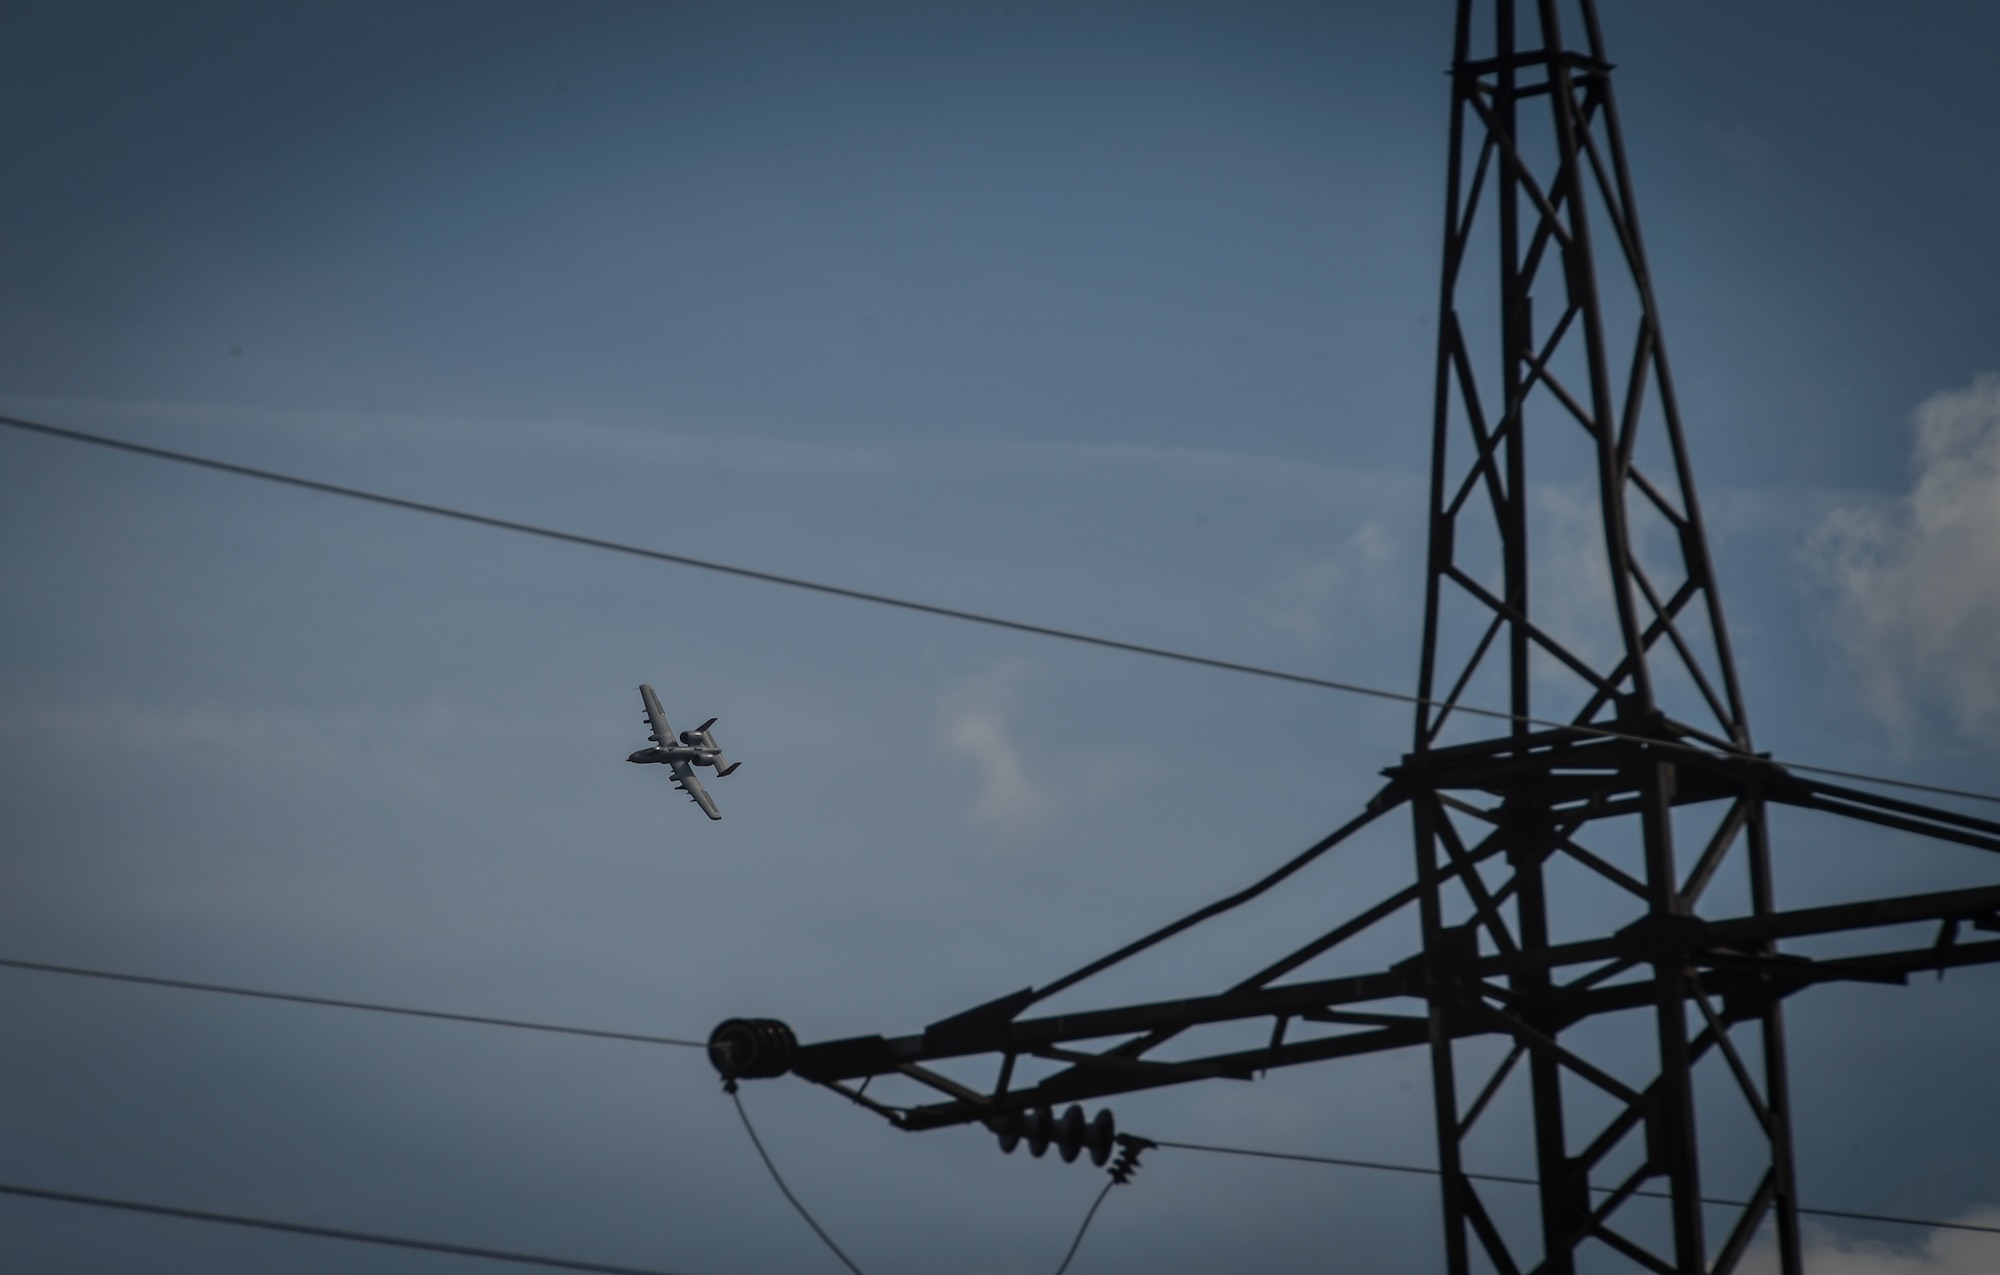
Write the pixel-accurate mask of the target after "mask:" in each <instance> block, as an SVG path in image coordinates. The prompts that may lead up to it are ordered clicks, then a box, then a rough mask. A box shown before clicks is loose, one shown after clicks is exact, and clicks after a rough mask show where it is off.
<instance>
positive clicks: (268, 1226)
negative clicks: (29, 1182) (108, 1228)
mask: <svg viewBox="0 0 2000 1275" xmlns="http://www.w3.org/2000/svg"><path fill="white" fill-rule="evenodd" d="M0 1193H4V1194H7V1195H18V1196H23V1197H26V1198H28V1199H32V1200H56V1201H59V1202H61V1203H63V1204H82V1205H87V1206H89V1207H91V1208H97V1209H122V1210H124V1211H126V1212H128V1213H151V1214H154V1215H155V1216H158V1217H173V1218H181V1219H184V1220H186V1221H190V1222H212V1223H215V1224H217V1225H221V1226H242V1227H249V1228H252V1229H254V1230H260V1231H283V1232H286V1233H288V1234H292V1235H311V1236H315V1237H317V1238H319V1239H327V1240H347V1241H349V1242H351V1243H355V1244H379V1245H383V1246H386V1247H389V1248H413V1249H417V1250H420V1251H422V1252H426V1253H450V1254H452V1255H454V1256H457V1257H483V1258H485V1259H487V1260H488V1261H493V1262H513V1263H515V1264H517V1265H521V1266H542V1267H548V1268H551V1269H554V1270H559V1271H595V1272H599V1273H600V1275H675V1273H674V1272H672V1271H663V1270H661V1269H660V1268H658V1267H657V1266H618V1265H615V1264H613V1263H610V1262H586V1261H583V1260H581V1259H578V1258H570V1257H549V1256H547V1255H545V1254H541V1253H519V1252H515V1251H514V1250H512V1249H504V1248H481V1247H478V1246H476V1245H472V1244H448V1243H445V1242H443V1241H441V1240H419V1239H412V1238H411V1237H409V1236H407V1235H380V1234H377V1233H376V1232H373V1231H352V1230H348V1229H347V1228H345V1227H339V1226H314V1225H312V1224H311V1223H307V1222H286V1221H282V1220H280V1219H278V1218H269V1217H246V1216H244V1215H242V1214H240V1213H212V1212H209V1211H208V1210H207V1209H183V1208H176V1207H174V1206H173V1205H168V1204H147V1203H144V1202H142V1201H139V1200H119V1199H113V1198H111V1197H110V1196H105V1195H83V1194H81V1193H79V1192H76V1191H51V1190H48V1189H46V1188H44V1187H33V1186H22V1185H20V1184H19V1183H14V1182H0Z"/></svg>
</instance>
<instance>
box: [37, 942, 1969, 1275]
mask: <svg viewBox="0 0 2000 1275" xmlns="http://www.w3.org/2000/svg"><path fill="white" fill-rule="evenodd" d="M0 967H6V968H9V969H19V970H31V971H34V972H36V973H42V974H68V975H73V976H76V977H80V978H96V979H105V980H108V981H111V982H118V983H137V984H140V985H142V986H147V987H171V988H178V989H180V990H184V991H194V992H216V993H220V994H222V995H225V996H249V997H255V998H256V999H259V1000H275V1001H293V1002H296V1003H298V1004H302V1005H323V1006H328V1007H331V1008H334V1009H356V1010H365V1011H367V1012H369V1013H377V1014H400V1015H404V1016H406V1017H411V1018H437V1019H443V1020H445V1021H447V1022H460V1023H478V1024H480V1025H482V1026H487V1027H511V1028H515V1029H517V1030H520V1031H538V1032H553V1033H556V1034H559V1035H564V1036H594V1037H598V1038H600V1039H606V1040H629V1041H637V1042H639V1043H641V1044H648V1045H677V1046H682V1047H685V1048H690V1049H702V1048H706V1046H705V1045H704V1044H703V1043H702V1042H701V1041H697V1040H682V1039H679V1038H676V1037H672V1036H647V1035H642V1034H640V1033H637V1032H617V1031H602V1030H599V1029H596V1028H590V1027H565V1026H560V1025H557V1024H553V1023H536V1022H528V1021H526V1020H523V1019H515V1018H491V1017H487V1016H485V1015H480V1014H454V1013H450V1012H447V1011H444V1010H430V1009H413V1008H410V1007H408V1006H402V1005H376V1004H372V1003H370V1002H367V1001H350V1000H336V999H333V998H330V997H325V996H301V995H297V994H294V993H291V992H272V991H266V990H263V989H261V988H248V987H232V986H229V985H227V984H222V983H196V982H190V981H188V980H186V979H176V978H155V977H152V976H150V975H146V974H122V973H116V972H113V971H111V970H94V969H83V968H81V967H78V966H74V965H51V964H48V963H46V962H43V961H18V960H13V959H10V958H6V957H0ZM730 1096H731V1098H733V1099H734V1100H735V1102H736V1114H737V1115H738V1116H739V1117H741V1118H742V1121H743V1128H744V1130H745V1131H746V1132H748V1133H749V1135H750V1142H751V1145H753V1146H755V1147H756V1148H757V1154H758V1156H759V1157H761V1158H762V1159H763V1161H764V1167H765V1168H766V1169H769V1170H770V1172H771V1177H772V1180H774V1181H775V1182H777V1184H778V1189H779V1190H780V1191H783V1192H784V1193H785V1198H786V1199H787V1200H790V1201H791V1203H792V1207H793V1208H795V1209H797V1210H798V1211H799V1216H801V1217H803V1218H805V1220H806V1223H807V1225H809V1226H811V1227H812V1228H813V1231H814V1233H815V1234H817V1235H818V1236H819V1237H820V1239H822V1240H824V1241H825V1242H826V1245H827V1247H828V1248H830V1249H832V1250H833V1251H834V1253H835V1254H836V1255H838V1256H839V1257H840V1260H841V1261H843V1262H847V1265H848V1268H849V1269H850V1270H853V1271H855V1272H856V1275H861V1272H860V1268H859V1267H856V1266H855V1265H854V1263H853V1262H852V1261H849V1259H848V1257H847V1255H846V1254H845V1253H842V1252H841V1251H840V1249H839V1248H838V1247H837V1246H836V1245H835V1244H834V1243H833V1241H832V1240H831V1239H830V1238H828V1236H827V1234H826V1232H825V1231H822V1230H820V1227H819V1223H818V1222H815V1221H814V1220H813V1218H812V1215H811V1214H809V1213H807V1212H806V1210H805V1207H804V1206H803V1205H801V1204H800V1203H799V1201H798V1198H797V1197H796V1196H794V1195H793V1194H792V1192H791V1188H790V1187H788V1186H786V1185H785V1180H784V1178H783V1177H782V1176H780V1175H779V1173H778V1168H777V1166H776V1165H775V1164H773V1163H772V1162H771V1157H770V1156H769V1154H767V1153H766V1152H765V1150H764V1144H763V1142H762V1141H761V1140H760V1139H759V1138H758V1137H757V1131H756V1129H755V1128H753V1127H752V1126H751V1124H750V1115H749V1113H748V1112H747V1111H745V1110H744V1109H743V1101H742V1099H741V1098H738V1097H736V1095H734V1094H731V1095H730ZM1155 1141H1156V1142H1157V1143H1158V1145H1159V1146H1162V1147H1173V1148H1175V1149H1177V1150H1181V1151H1206V1152H1210V1153H1213V1154H1217V1155H1238V1156H1250V1157H1254V1158H1257V1159H1264V1160H1293V1161H1297V1162H1300V1163H1303V1164H1331V1165H1339V1166H1341V1167H1343V1168H1350V1169H1373V1170H1376V1171H1379V1172H1385V1173H1415V1174H1419V1175H1422V1176H1425V1177H1436V1176H1438V1173H1439V1171H1438V1170H1437V1169H1429V1168H1425V1167H1423V1166H1422V1165H1414V1164H1390V1163H1387V1162H1384V1161H1379V1160H1353V1159H1345V1158H1342V1157H1340V1156H1326V1155H1305V1154H1303V1153H1299V1152H1289V1151H1258V1150H1253V1149H1251V1148H1247V1147H1224V1146H1216V1145H1213V1144H1210V1143H1202V1142H1171V1141H1167V1140H1164V1139H1156V1140H1155ZM1465 1176H1466V1177H1468V1178H1473V1179H1477V1180H1479V1181H1483V1182H1504V1183H1508V1184H1511V1185H1515V1186H1536V1185H1538V1183H1537V1181H1536V1180H1535V1179H1534V1178H1524V1177H1514V1176H1510V1175H1507V1174H1504V1173H1468V1174H1466V1175H1465ZM1111 1185H1116V1184H1115V1183H1113V1184H1111ZM1108 1189H1109V1188H1108V1187H1107V1190H1108ZM1592 1189H1593V1190H1602V1189H1603V1188H1592ZM0 1192H7V1193H12V1194H15V1195H33V1196H40V1197H44V1198H47V1199H52V1200H66V1201H69V1202H71V1203H78V1204H99V1205H102V1206H103V1207H105V1208H126V1209H133V1210H137V1211H139V1212H152V1213H162V1214H166V1215H170V1216H177V1217H191V1218H196V1219H198V1220H206V1221H218V1222H225V1223H231V1224H235V1225H242V1226H264V1227H266V1228H268V1229H272V1230H294V1231H299V1232H301V1233H303V1234H309V1235H318V1234H326V1235H331V1236H333V1237H334V1238H336V1239H359V1240H366V1241H370V1242H381V1243H386V1244H405V1243H407V1245H408V1246H410V1247H430V1248H436V1249H438V1250H439V1251H441V1252H459V1251H465V1252H471V1251H472V1250H461V1249H457V1248H452V1247H449V1246H440V1245H436V1244H431V1243H430V1242H429V1241H419V1240H411V1241H403V1240H398V1239H395V1238H394V1237H388V1238H383V1237H373V1236H368V1235H364V1234H362V1233H360V1232H352V1233H350V1232H344V1231H331V1230H328V1229H327V1228H324V1227H321V1228H312V1227H306V1226H304V1225H302V1224H294V1223H288V1222H269V1221H259V1220H257V1219H243V1218H238V1217H235V1216H234V1215H230V1214H205V1213H200V1212H196V1211H191V1210H185V1209H172V1208H169V1207H167V1206H165V1205H150V1204H138V1203H133V1202H131V1201H118V1200H108V1199H101V1198H99V1197H96V1196H81V1195H72V1194H66V1193H64V1192H60V1191H46V1190H41V1189H38V1188H33V1187H23V1186H10V1185H7V1184H4V1183H0ZM1635 1194H1638V1195H1650V1196H1654V1197H1658V1198H1666V1197H1665V1193H1664V1192H1659V1191H1644V1190H1642V1191H1638V1192H1635ZM1103 1201H1104V1197H1103V1195H1101V1194H1100V1195H1099V1196H1098V1204H1102V1203H1103ZM1702 1203H1704V1204H1719V1205H1729V1206H1732V1207H1737V1208H1741V1207H1744V1206H1745V1204H1746V1203H1747V1202H1746V1201H1743V1200H1723V1199H1711V1198H1708V1197H1706V1196H1704V1197H1703V1198H1702ZM1799 1212H1801V1213H1811V1214H1814V1215H1816V1216H1819V1217H1838V1218H1849V1219H1853V1220H1857V1221H1864V1222H1890V1223H1895V1224H1897V1225H1901V1226H1932V1227H1944V1228H1947V1229H1950V1230H1958V1231H1981V1232H1986V1233H1989V1234H1995V1235H2000V1226H1980V1225H1977V1224H1976V1223H1971V1222H1941V1221H1938V1220H1936V1219H1934V1218H1916V1217H1898V1216H1895V1215H1892V1214H1886V1213H1861V1212H1856V1211H1854V1210H1851V1209H1820V1208H1807V1207H1805V1206H1803V1205H1801V1206H1800V1207H1799ZM1096 1214H1097V1205H1092V1206H1091V1210H1090V1212H1089V1213H1087V1214H1085V1215H1084V1219H1083V1226H1082V1228H1080V1229H1079V1230H1078V1231H1077V1237H1076V1240H1075V1241H1074V1242H1072V1243H1071V1245H1070V1256H1066V1257H1064V1258H1063V1265H1062V1266H1061V1267H1058V1268H1057V1272H1056V1275H1062V1271H1063V1270H1064V1269H1066V1268H1067V1267H1068V1265H1069V1262H1070V1259H1071V1257H1073V1256H1074V1255H1075V1253H1076V1248H1077V1245H1078V1244H1081V1243H1082V1241H1083V1232H1084V1231H1085V1230H1088V1229H1089V1227H1090V1222H1091V1219H1092V1218H1093V1217H1095V1216H1096ZM478 1253H479V1255H482V1256H484V1255H490V1254H488V1253H487V1251H486V1250H479V1251H478ZM506 1260H516V1261H526V1262H538V1261H539V1262H543V1264H545V1265H562V1264H563V1259H557V1258H549V1259H542V1258H536V1257H532V1256H518V1255H517V1256H516V1257H513V1258H509V1259H506ZM572 1265H573V1268H574V1269H576V1270H606V1271H629V1270H633V1269H635V1268H632V1267H613V1266H591V1265H587V1264H586V1265H574V1264H572Z"/></svg>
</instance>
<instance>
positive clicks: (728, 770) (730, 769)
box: [715, 761, 743, 779]
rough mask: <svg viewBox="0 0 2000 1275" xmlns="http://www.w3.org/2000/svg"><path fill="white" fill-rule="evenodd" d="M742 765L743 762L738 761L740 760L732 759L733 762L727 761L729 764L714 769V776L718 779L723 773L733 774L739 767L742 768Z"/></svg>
mask: <svg viewBox="0 0 2000 1275" xmlns="http://www.w3.org/2000/svg"><path fill="white" fill-rule="evenodd" d="M742 766H743V763H742V762H740V761H733V762H730V763H729V764H728V765H727V766H724V767H723V768H722V769H721V770H718V771H716V772H715V777H716V778H717V779H720V778H722V777H723V776H724V775H733V774H735V773H736V772H737V771H738V770H740V769H741V768H742Z"/></svg>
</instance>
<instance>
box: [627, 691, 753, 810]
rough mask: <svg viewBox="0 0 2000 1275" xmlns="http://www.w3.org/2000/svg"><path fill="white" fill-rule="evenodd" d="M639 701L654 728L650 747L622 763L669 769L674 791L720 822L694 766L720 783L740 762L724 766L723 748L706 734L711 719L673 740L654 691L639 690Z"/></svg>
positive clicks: (711, 800) (670, 729)
mask: <svg viewBox="0 0 2000 1275" xmlns="http://www.w3.org/2000/svg"><path fill="white" fill-rule="evenodd" d="M639 698H641V699H643V700H645V701H646V721H647V722H648V723H649V724H650V725H651V726H652V728H653V735H652V739H653V746H652V747H651V748H641V749H640V750H639V751H638V752H636V753H633V754H632V755H631V756H630V757H627V758H626V759H625V760H626V761H629V762H637V763H640V764H644V763H646V762H658V763H660V764H661V765H666V766H672V767H673V768H674V787H676V788H678V789H680V790H681V791H682V792H684V793H686V794H687V795H688V798H689V799H690V800H692V801H693V802H694V804H695V805H697V806H700V807H701V810H702V813H703V814H705V815H707V816H708V817H709V818H711V819H720V818H722V812H721V811H720V810H717V809H716V808H715V798H713V797H711V796H709V795H708V790H707V789H706V788H703V787H702V786H701V780H699V779H696V778H695V777H694V768H695V767H696V766H708V767H711V768H713V769H714V771H715V777H716V778H717V779H720V778H722V777H723V776H724V775H727V774H730V773H732V772H734V771H735V769H736V768H737V767H738V766H741V765H742V764H743V763H742V762H740V761H739V762H733V763H730V764H728V765H724V764H723V761H722V745H720V744H718V743H716V742H715V736H713V735H711V734H709V733H708V728H709V727H711V726H713V725H715V722H716V719H715V718H713V717H711V718H709V719H708V720H707V721H705V722H703V723H702V724H701V725H699V726H697V727H695V728H694V729H693V730H684V731H682V732H681V733H680V738H678V739H676V738H675V737H674V731H673V727H671V726H669V725H667V714H666V711H665V710H664V709H662V708H661V707H660V697H659V696H657V695H655V694H653V688H652V687H650V686H641V687H640V688H639Z"/></svg>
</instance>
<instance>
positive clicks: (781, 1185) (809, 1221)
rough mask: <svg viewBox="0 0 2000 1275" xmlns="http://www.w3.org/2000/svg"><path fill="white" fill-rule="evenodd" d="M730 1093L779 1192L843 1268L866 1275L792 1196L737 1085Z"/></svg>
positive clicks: (738, 1114)
mask: <svg viewBox="0 0 2000 1275" xmlns="http://www.w3.org/2000/svg"><path fill="white" fill-rule="evenodd" d="M728 1093H729V1100H730V1101H731V1102H733V1103H735V1104H736V1116H737V1118H738V1119H739V1120H741V1121H742V1122H743V1132H745V1133H747V1134H749V1135H750V1145H751V1146H753V1147H755V1148H757V1158H758V1159H759V1160H762V1161H763V1162H764V1168H765V1169H767V1170H768V1171H769V1172H770V1174H771V1181H773V1182H776V1183H777V1184H778V1190H779V1191H781V1192H783V1193H784V1196H785V1199H786V1200H787V1201H789V1202H790V1203H791V1206H792V1208H794V1209H795V1210H797V1211H798V1215H799V1216H800V1217H802V1218H804V1219H805V1221H806V1225H807V1226H810V1227H811V1228H812V1232H813V1234H814V1235H817V1236H819V1239H820V1243H822V1244H824V1245H826V1246H827V1248H828V1249H830V1250H832V1252H833V1255H834V1256H835V1257H837V1258H839V1259H840V1261H841V1264H842V1265H843V1266H845V1267H847V1269H848V1270H850V1271H853V1272H854V1275H865V1272H863V1271H862V1269H861V1268H860V1267H859V1266H856V1265H855V1264H854V1259H853V1258H851V1257H849V1256H848V1255H847V1254H846V1253H843V1252H841V1249H840V1245H838V1244H836V1243H834V1242H833V1237H832V1236H831V1235H828V1234H827V1233H826V1228H825V1227H823V1226H821V1225H820V1224H819V1222H818V1221H817V1220H815V1219H814V1218H813V1215H812V1214H811V1213H810V1212H808V1211H807V1210H806V1206H805V1205H803V1204H801V1203H799V1197H798V1196H796V1195H793V1194H792V1188H790V1187H788V1186H786V1185H785V1175H784V1174H782V1173H780V1172H778V1166H777V1165H775V1164H773V1163H772V1162H771V1153H770V1152H768V1151H766V1150H765V1149H764V1140H763V1139H762V1138H760V1137H758V1136H757V1126H756V1125H753V1124H751V1123H750V1113H749V1112H748V1111H745V1110H744V1109H743V1096H742V1095H741V1094H739V1093H737V1092H736V1085H735V1083H734V1082H733V1081H732V1082H731V1083H730V1085H729V1087H728Z"/></svg>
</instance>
